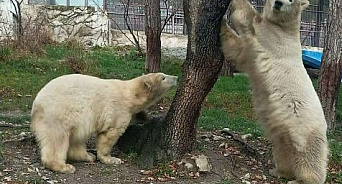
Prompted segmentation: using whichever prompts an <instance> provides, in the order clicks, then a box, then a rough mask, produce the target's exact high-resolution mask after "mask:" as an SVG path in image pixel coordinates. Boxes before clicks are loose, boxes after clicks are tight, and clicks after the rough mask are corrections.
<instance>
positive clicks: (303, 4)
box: [300, 0, 310, 11]
mask: <svg viewBox="0 0 342 184" xmlns="http://www.w3.org/2000/svg"><path fill="white" fill-rule="evenodd" d="M309 5H310V2H309V1H308V0H300V10H301V11H303V10H305V9H306V8H307V7H308V6H309Z"/></svg>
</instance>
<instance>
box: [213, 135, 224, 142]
mask: <svg viewBox="0 0 342 184" xmlns="http://www.w3.org/2000/svg"><path fill="white" fill-rule="evenodd" d="M223 139H225V138H224V137H222V136H218V135H213V140H214V141H220V140H223Z"/></svg>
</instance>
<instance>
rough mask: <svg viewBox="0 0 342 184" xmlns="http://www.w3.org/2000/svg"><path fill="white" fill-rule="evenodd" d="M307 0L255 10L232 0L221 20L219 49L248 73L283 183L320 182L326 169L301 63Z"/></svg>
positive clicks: (322, 130)
mask: <svg viewBox="0 0 342 184" xmlns="http://www.w3.org/2000/svg"><path fill="white" fill-rule="evenodd" d="M308 5H309V2H308V1H307V0H267V2H266V5H265V8H264V11H263V13H262V14H259V13H258V12H257V11H256V10H255V9H254V8H253V7H252V5H251V4H250V3H249V2H248V1H247V0H233V1H232V14H231V16H230V17H231V22H232V24H233V26H234V28H235V30H236V32H235V31H234V30H233V29H232V28H231V27H229V26H228V25H227V22H226V20H223V21H222V24H221V33H220V37H221V44H222V48H221V49H222V51H223V53H224V55H225V57H226V58H227V59H228V60H233V61H235V62H236V64H237V66H238V67H239V68H240V69H242V70H244V71H246V72H247V73H248V75H249V76H250V81H251V86H252V91H253V102H254V108H255V110H256V113H257V115H258V117H259V120H260V122H261V124H262V127H263V128H264V129H265V133H266V135H267V137H268V139H269V141H270V142H271V143H272V144H273V146H274V147H273V157H274V161H275V165H276V167H275V169H272V170H270V174H272V175H275V176H278V177H284V178H286V179H288V180H292V181H289V182H288V184H304V183H305V184H322V183H324V181H325V177H326V170H327V161H328V159H327V155H328V143H327V137H326V131H327V124H326V121H325V117H324V114H323V110H322V106H321V103H320V101H319V98H318V96H317V94H316V92H315V89H314V87H313V85H312V82H311V80H310V78H309V76H308V74H307V73H306V70H305V68H304V65H303V63H302V55H301V44H300V37H299V36H300V34H299V27H300V17H301V11H302V10H304V9H305V8H306V7H307V6H308Z"/></svg>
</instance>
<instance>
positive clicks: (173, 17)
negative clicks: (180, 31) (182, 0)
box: [172, 14, 176, 34]
mask: <svg viewBox="0 0 342 184" xmlns="http://www.w3.org/2000/svg"><path fill="white" fill-rule="evenodd" d="M175 16H176V14H175V15H174V16H172V34H175Z"/></svg>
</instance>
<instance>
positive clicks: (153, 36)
mask: <svg viewBox="0 0 342 184" xmlns="http://www.w3.org/2000/svg"><path fill="white" fill-rule="evenodd" d="M145 10H146V11H145V15H146V21H145V22H146V26H145V34H146V65H145V72H146V73H153V72H159V71H160V63H161V41H160V35H161V15H160V0H147V1H146V5H145Z"/></svg>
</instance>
